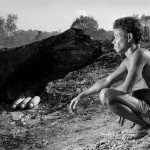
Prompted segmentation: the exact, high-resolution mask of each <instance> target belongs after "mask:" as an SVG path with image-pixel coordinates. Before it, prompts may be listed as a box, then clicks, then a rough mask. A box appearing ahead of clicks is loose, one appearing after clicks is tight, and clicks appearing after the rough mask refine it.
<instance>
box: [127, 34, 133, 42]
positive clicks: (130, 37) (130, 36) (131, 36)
mask: <svg viewBox="0 0 150 150" xmlns="http://www.w3.org/2000/svg"><path fill="white" fill-rule="evenodd" d="M132 39H133V34H132V33H128V42H130V41H131V40H132Z"/></svg>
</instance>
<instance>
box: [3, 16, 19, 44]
mask: <svg viewBox="0 0 150 150" xmlns="http://www.w3.org/2000/svg"><path fill="white" fill-rule="evenodd" d="M17 19H18V17H17V15H14V14H8V16H7V18H6V19H4V18H3V17H1V18H0V32H1V34H0V44H1V45H0V46H1V47H12V46H13V38H14V36H15V33H16V31H17V25H16V22H17Z"/></svg>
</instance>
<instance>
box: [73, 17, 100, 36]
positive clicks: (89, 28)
mask: <svg viewBox="0 0 150 150" xmlns="http://www.w3.org/2000/svg"><path fill="white" fill-rule="evenodd" d="M71 28H79V29H82V30H84V33H85V34H87V35H89V36H91V37H93V35H94V33H95V32H97V30H98V23H97V21H96V20H95V19H94V18H93V17H89V16H80V17H79V18H76V19H75V20H74V22H73V23H72V25H71Z"/></svg>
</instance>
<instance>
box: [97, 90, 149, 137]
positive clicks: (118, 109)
mask: <svg viewBox="0 0 150 150" xmlns="http://www.w3.org/2000/svg"><path fill="white" fill-rule="evenodd" d="M100 99H101V101H102V103H103V104H106V105H107V106H108V108H109V109H110V110H111V111H112V112H114V113H116V114H117V115H119V116H121V117H124V118H126V119H128V120H130V121H132V122H135V123H136V124H137V125H138V128H137V126H136V128H134V130H136V131H137V132H138V134H136V135H134V136H133V135H132V136H129V137H127V139H137V138H141V137H143V136H144V135H146V134H147V133H145V131H144V130H145V129H148V128H149V125H148V124H147V123H146V122H145V121H143V120H142V119H141V118H140V117H139V116H138V113H137V110H136V106H137V104H138V101H139V100H138V99H137V98H135V97H132V96H130V95H128V94H124V93H123V92H121V91H117V90H114V89H103V90H102V91H101V93H100ZM139 131H143V132H140V134H139ZM134 132H135V131H134Z"/></svg>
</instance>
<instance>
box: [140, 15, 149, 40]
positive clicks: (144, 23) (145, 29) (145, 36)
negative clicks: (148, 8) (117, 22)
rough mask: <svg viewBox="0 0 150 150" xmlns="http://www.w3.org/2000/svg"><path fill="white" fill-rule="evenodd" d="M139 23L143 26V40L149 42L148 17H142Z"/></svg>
mask: <svg viewBox="0 0 150 150" xmlns="http://www.w3.org/2000/svg"><path fill="white" fill-rule="evenodd" d="M140 22H141V23H142V26H143V40H144V41H146V42H147V41H149V40H150V16H145V15H142V16H141V18H140Z"/></svg>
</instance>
